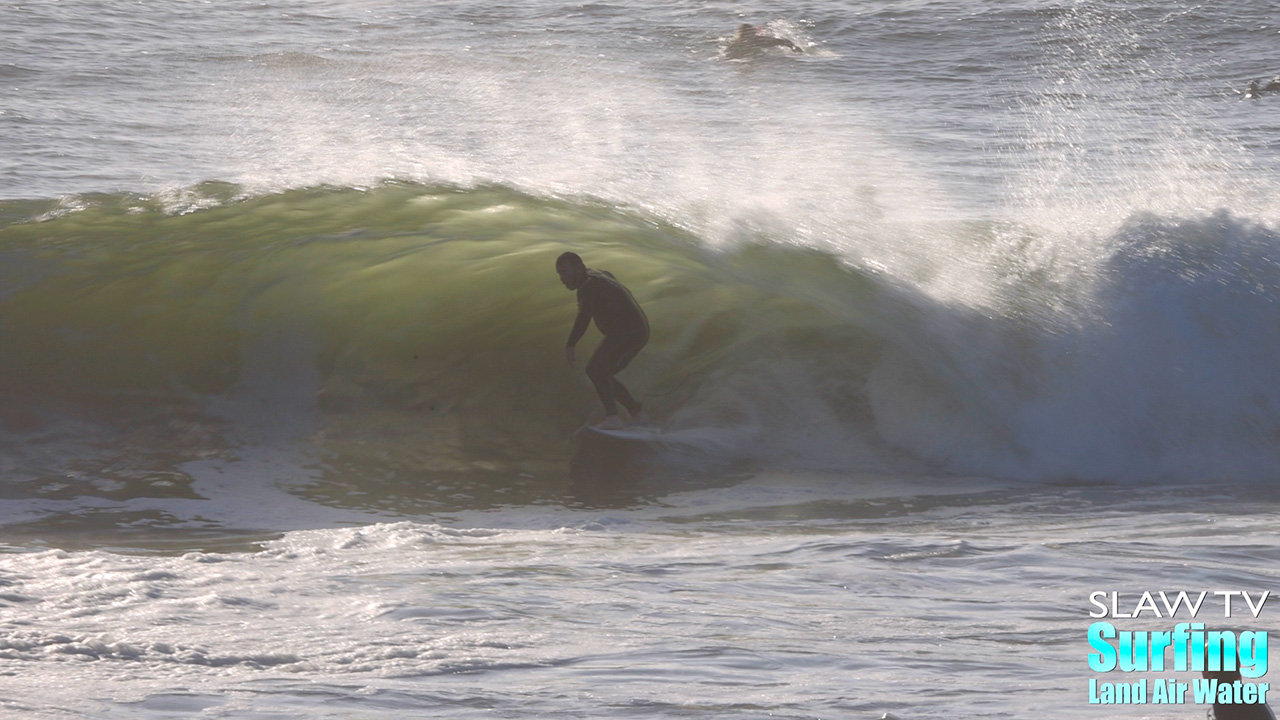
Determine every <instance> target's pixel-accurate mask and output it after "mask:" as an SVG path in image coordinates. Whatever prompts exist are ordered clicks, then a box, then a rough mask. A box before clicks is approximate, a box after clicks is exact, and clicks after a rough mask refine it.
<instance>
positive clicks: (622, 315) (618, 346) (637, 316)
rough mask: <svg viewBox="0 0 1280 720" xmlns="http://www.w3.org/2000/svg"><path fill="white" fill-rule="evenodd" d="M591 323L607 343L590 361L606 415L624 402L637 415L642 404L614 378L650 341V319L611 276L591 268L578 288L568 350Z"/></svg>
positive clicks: (606, 272) (612, 413) (603, 342)
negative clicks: (576, 313) (576, 312)
mask: <svg viewBox="0 0 1280 720" xmlns="http://www.w3.org/2000/svg"><path fill="white" fill-rule="evenodd" d="M592 320H595V321H596V329H597V330H599V331H600V333H601V334H602V335H604V340H602V341H601V342H600V346H599V347H597V348H596V351H595V353H593V354H592V355H591V360H590V361H588V362H587V377H589V378H591V383H592V384H593V385H595V386H596V393H597V394H598V395H600V402H602V403H604V409H605V413H606V414H608V415H616V414H617V413H618V405H617V404H618V403H622V405H623V407H625V408H626V409H627V412H629V413H631V414H632V415H635V414H636V413H638V412H640V403H638V402H636V399H635V398H633V397H631V393H629V392H627V388H626V387H625V386H624V385H623V384H622V383H620V382H618V381H617V379H615V378H614V377H613V376H614V375H615V374H617V372H618V371H619V370H622V369H623V368H625V367H626V366H627V365H628V364H629V363H630V362H631V360H632V358H634V357H635V356H636V353H638V352H640V349H641V348H643V347H644V346H645V343H647V342H649V318H647V317H645V314H644V310H641V309H640V303H638V302H636V299H635V298H634V297H632V295H631V291H630V290H628V289H627V288H626V286H625V285H623V284H622V283H620V282H618V279H617V278H615V277H614V276H613V274H612V273H610V272H608V271H605V270H594V269H591V268H588V269H587V279H586V281H584V282H583V283H582V285H581V286H579V287H578V317H577V319H576V320H574V322H573V330H572V331H571V332H570V333H569V342H568V343H567V345H568V346H569V347H572V346H574V345H576V344H577V343H578V341H579V340H581V339H582V335H583V333H585V332H586V331H587V326H588V325H590V324H591V321H592Z"/></svg>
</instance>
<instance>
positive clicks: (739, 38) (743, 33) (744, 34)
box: [724, 23, 804, 60]
mask: <svg viewBox="0 0 1280 720" xmlns="http://www.w3.org/2000/svg"><path fill="white" fill-rule="evenodd" d="M771 47H785V48H790V49H791V51H792V52H798V53H802V52H804V50H802V49H801V48H800V46H799V45H796V44H795V43H793V42H791V41H790V40H788V39H786V38H780V37H774V36H772V35H765V34H764V31H763V29H762V28H758V27H756V26H755V25H752V24H751V23H742V24H741V25H739V26H738V30H737V31H736V32H734V34H733V38H732V39H731V40H729V45H728V46H727V47H726V48H725V50H724V56H725V57H727V58H730V59H733V60H738V59H741V58H748V57H752V56H755V55H759V54H760V53H762V52H764V51H765V50H767V49H769V48H771Z"/></svg>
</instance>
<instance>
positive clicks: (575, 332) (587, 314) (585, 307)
mask: <svg viewBox="0 0 1280 720" xmlns="http://www.w3.org/2000/svg"><path fill="white" fill-rule="evenodd" d="M590 324H591V306H590V305H589V304H588V303H586V302H583V303H581V304H579V305H578V317H577V319H576V320H574V321H573V329H572V330H570V331H569V341H568V342H566V343H565V344H564V353H565V357H566V358H568V359H569V364H570V365H572V364H573V361H574V360H575V358H574V352H573V346H574V345H577V344H578V341H579V340H581V339H582V336H583V335H585V334H586V332H587V326H588V325H590Z"/></svg>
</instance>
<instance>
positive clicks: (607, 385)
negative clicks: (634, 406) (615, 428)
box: [587, 335, 630, 417]
mask: <svg viewBox="0 0 1280 720" xmlns="http://www.w3.org/2000/svg"><path fill="white" fill-rule="evenodd" d="M621 344H622V343H620V342H618V340H617V339H616V338H612V337H609V336H608V335H606V336H605V338H604V340H603V341H601V343H600V347H598V348H596V351H595V353H593V354H592V355H591V359H590V360H589V361H587V377H588V378H591V384H592V385H594V386H595V388H596V394H597V395H599V396H600V403H601V404H602V405H604V414H605V415H606V416H608V417H612V416H615V415H617V414H618V401H617V398H616V396H615V394H614V392H615V388H614V384H615V382H616V381H615V380H614V379H613V374H614V373H616V372H617V371H618V354H619V351H620V350H621V349H622V348H621V347H620V345H621ZM624 392H625V389H624ZM627 397H630V395H628V396H627Z"/></svg>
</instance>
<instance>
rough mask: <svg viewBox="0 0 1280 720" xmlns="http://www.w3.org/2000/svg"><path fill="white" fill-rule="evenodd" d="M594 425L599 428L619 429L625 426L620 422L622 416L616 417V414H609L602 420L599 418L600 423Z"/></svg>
mask: <svg viewBox="0 0 1280 720" xmlns="http://www.w3.org/2000/svg"><path fill="white" fill-rule="evenodd" d="M596 427H598V428H600V429H601V430H621V429H623V428H625V427H626V425H624V424H622V418H620V417H618V416H617V415H610V416H609V417H607V418H605V419H604V420H601V421H600V424H599V425H596Z"/></svg>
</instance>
